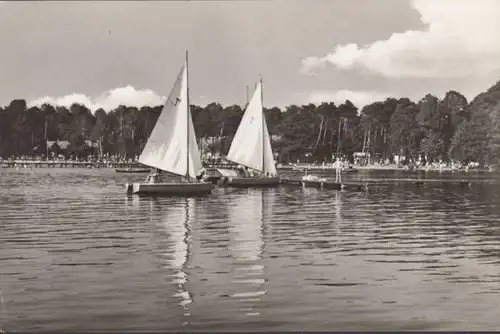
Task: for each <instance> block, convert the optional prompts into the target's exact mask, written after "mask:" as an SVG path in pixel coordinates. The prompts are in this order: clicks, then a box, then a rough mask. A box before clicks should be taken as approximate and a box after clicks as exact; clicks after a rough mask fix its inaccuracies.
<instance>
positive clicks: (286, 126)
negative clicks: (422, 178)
mask: <svg viewBox="0 0 500 334" xmlns="http://www.w3.org/2000/svg"><path fill="white" fill-rule="evenodd" d="M499 102H500V81H499V82H498V83H497V84H495V85H494V86H493V87H491V88H490V89H489V90H488V91H486V92H484V93H482V94H480V95H478V96H477V97H476V98H474V99H473V100H472V101H471V102H470V103H469V102H468V101H467V99H466V98H465V97H464V96H463V95H461V94H460V93H458V92H456V91H450V92H448V93H447V94H446V95H445V96H444V98H443V99H442V100H440V99H438V98H437V97H435V96H433V95H430V94H429V95H427V96H425V97H424V98H422V99H421V100H420V101H418V102H414V101H411V100H410V99H408V98H400V99H395V98H388V99H386V100H385V101H380V102H375V103H372V104H370V105H367V106H365V107H364V108H362V110H358V108H357V107H356V106H355V105H353V104H352V103H351V102H350V101H348V100H347V101H345V103H342V104H340V105H336V104H334V103H331V102H330V103H327V102H325V103H322V104H320V105H314V104H308V105H302V106H297V105H291V106H289V107H286V108H285V110H280V109H279V108H271V109H266V118H267V123H268V127H269V131H270V133H271V134H272V135H273V148H274V150H275V152H277V153H278V160H279V161H280V162H289V161H296V160H297V159H300V160H301V161H303V160H304V158H305V157H306V156H307V157H309V159H310V160H315V161H329V160H331V157H332V154H336V153H340V154H345V155H347V156H351V157H352V155H353V153H354V152H369V153H370V155H371V157H372V158H374V157H377V158H378V159H384V160H385V159H391V158H392V157H393V156H394V155H402V156H405V158H406V159H407V160H415V159H417V158H418V157H419V156H421V157H423V156H426V157H427V158H428V161H436V160H439V159H442V160H443V161H448V160H450V159H454V160H458V161H463V162H467V161H477V162H479V163H481V164H483V165H484V164H487V163H496V162H497V158H498V154H497V153H498V151H499V148H500V132H499V131H498V130H499V127H498V124H499V123H498V122H499V111H500V104H499ZM161 109H162V106H157V107H142V108H135V107H127V106H120V107H118V108H116V109H114V110H111V111H110V112H105V111H104V110H102V109H99V110H97V111H96V112H95V113H92V112H91V111H90V110H89V109H88V108H86V107H85V106H83V105H79V104H73V105H72V106H71V107H70V108H66V107H61V106H52V105H48V104H44V105H42V106H41V107H28V106H27V104H26V101H24V100H13V101H12V102H11V103H10V104H9V105H8V106H6V107H3V108H0V156H2V157H3V158H7V157H11V156H22V155H42V154H45V152H46V151H47V146H46V145H47V144H46V143H47V142H46V140H48V141H67V142H69V146H68V147H66V148H65V150H64V153H65V154H71V155H75V156H86V155H88V154H100V153H104V154H105V153H110V154H114V155H123V156H128V157H133V156H135V155H138V154H140V152H141V150H142V148H143V147H144V144H145V143H146V141H147V139H148V136H149V134H150V133H151V131H152V129H153V127H154V125H155V122H156V120H157V118H158V116H159V114H160V112H161ZM191 111H192V115H193V120H194V124H195V129H196V134H197V136H198V137H199V138H198V139H200V138H215V139H220V140H215V141H214V140H212V141H209V144H208V146H207V144H202V147H203V149H204V150H211V151H219V150H220V151H221V152H222V153H227V151H228V149H229V145H230V143H231V140H232V137H233V136H234V133H235V132H236V129H237V127H238V124H239V122H240V120H241V117H242V115H243V110H242V107H241V106H238V105H232V106H226V107H223V106H221V105H220V104H218V103H211V104H209V105H207V106H205V107H200V106H195V105H193V106H192V107H191ZM88 141H94V142H95V143H99V145H98V148H96V147H89V145H88V144H86V143H88Z"/></svg>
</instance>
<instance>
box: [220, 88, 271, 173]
mask: <svg viewBox="0 0 500 334" xmlns="http://www.w3.org/2000/svg"><path fill="white" fill-rule="evenodd" d="M227 159H228V160H230V161H232V162H235V163H237V164H240V165H243V166H246V167H250V168H253V169H255V170H258V171H260V172H262V173H264V174H267V173H269V174H270V175H277V172H276V165H275V163H274V156H273V150H272V147H271V138H270V136H269V132H268V130H267V123H266V117H265V115H264V108H263V106H262V81H261V82H259V84H258V85H257V88H256V89H255V92H254V93H253V96H252V99H251V100H250V103H248V106H247V108H246V110H245V113H244V114H243V117H242V119H241V123H240V125H239V126H238V130H236V134H235V135H234V138H233V141H232V143H231V147H230V148H229V153H228V154H227Z"/></svg>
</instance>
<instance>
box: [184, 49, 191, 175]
mask: <svg viewBox="0 0 500 334" xmlns="http://www.w3.org/2000/svg"><path fill="white" fill-rule="evenodd" d="M185 66H186V90H187V92H186V100H187V101H186V102H187V112H186V129H187V131H186V133H187V136H186V138H187V141H186V145H187V150H186V152H187V154H186V178H187V179H188V181H189V113H190V112H191V108H190V106H189V72H188V51H187V50H186V65H185Z"/></svg>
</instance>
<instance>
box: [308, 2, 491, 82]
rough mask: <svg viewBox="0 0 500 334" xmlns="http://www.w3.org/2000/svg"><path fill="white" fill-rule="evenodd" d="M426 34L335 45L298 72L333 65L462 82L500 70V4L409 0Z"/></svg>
mask: <svg viewBox="0 0 500 334" xmlns="http://www.w3.org/2000/svg"><path fill="white" fill-rule="evenodd" d="M411 5H412V7H413V8H414V9H415V10H417V11H418V12H419V13H420V16H421V18H420V19H421V21H422V23H424V24H427V27H426V29H425V30H422V31H413V30H407V31H405V32H403V33H394V34H393V35H392V36H390V37H389V38H388V39H386V40H379V41H375V42H373V43H371V44H369V45H365V46H358V45H357V44H353V43H351V44H346V45H337V46H336V47H335V48H334V50H333V52H331V53H330V54H328V55H326V56H324V57H308V58H306V59H303V61H302V72H303V73H307V74H310V73H313V70H317V69H319V68H321V67H324V66H325V65H326V64H332V65H334V66H336V67H337V68H340V69H346V70H347V69H356V68H358V69H360V68H361V69H362V68H365V69H367V70H369V71H371V72H373V73H376V74H379V75H382V76H385V77H391V78H404V77H409V78H434V77H464V76H469V75H475V74H482V73H488V72H491V71H495V70H499V69H500V20H499V18H500V1H498V0H475V1H472V0H439V1H435V0H412V1H411Z"/></svg>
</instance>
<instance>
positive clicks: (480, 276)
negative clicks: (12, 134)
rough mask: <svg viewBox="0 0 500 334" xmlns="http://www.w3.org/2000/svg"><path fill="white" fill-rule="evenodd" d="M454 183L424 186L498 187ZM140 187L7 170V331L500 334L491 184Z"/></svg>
mask: <svg viewBox="0 0 500 334" xmlns="http://www.w3.org/2000/svg"><path fill="white" fill-rule="evenodd" d="M315 174H317V173H315ZM405 175H406V177H408V175H409V174H408V172H407V173H406V174H405V173H404V172H398V173H396V172H378V173H375V172H372V173H369V172H363V173H360V174H359V175H355V176H352V178H357V179H359V178H364V177H370V178H387V177H392V178H401V177H403V176H405ZM414 175H416V174H414ZM422 175H423V174H422ZM429 175H430V174H428V175H427V176H428V177H429ZM457 175H458V174H444V173H443V174H441V175H438V174H437V173H436V174H433V175H431V176H432V177H433V178H436V177H446V178H456V177H459V178H463V177H465V176H464V175H466V176H467V177H469V178H473V179H477V178H482V179H485V178H492V177H493V176H492V175H491V174H481V175H478V174H475V173H468V174H460V175H458V176H457ZM144 177H145V175H142V174H140V175H125V174H116V173H114V171H113V170H112V169H109V170H108V169H102V170H96V169H94V170H86V169H71V168H68V169H64V168H62V169H34V170H32V171H29V170H21V171H15V170H14V169H3V170H2V169H0V267H1V273H0V287H1V295H0V297H1V298H0V329H3V330H4V331H34V330H38V331H42V330H43V331H76V330H78V331H105V330H114V331H132V330H135V331H137V330H186V331H187V330H191V331H194V330H212V331H219V330H221V331H222V330H252V331H258V330H262V331H264V330H267V331H269V330H397V329H399V330H404V329H406V330H495V329H498V328H500V320H499V319H500V318H499V317H498V306H499V303H500V195H499V193H500V192H499V191H498V189H499V185H500V184H499V183H498V182H496V181H491V182H477V183H476V182H473V183H472V184H471V186H470V188H467V187H461V186H460V185H453V184H450V185H442V184H439V183H429V184H425V185H424V186H423V187H420V188H418V187H416V186H415V185H414V184H391V183H390V182H389V184H384V185H380V186H373V187H370V188H369V189H368V191H362V192H351V191H342V192H336V191H332V190H317V189H301V188H278V189H264V190H245V189H243V190H238V189H221V188H219V189H215V191H214V192H213V194H212V195H211V196H208V197H204V198H195V199H183V198H156V199H153V198H147V197H144V198H143V197H141V198H139V197H137V196H131V195H126V194H125V193H124V188H123V183H125V182H128V181H131V180H134V179H135V180H137V179H142V178H144Z"/></svg>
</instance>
